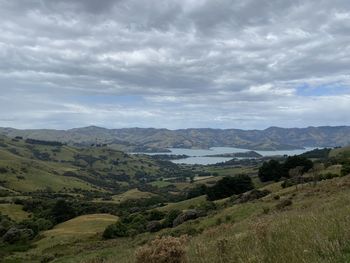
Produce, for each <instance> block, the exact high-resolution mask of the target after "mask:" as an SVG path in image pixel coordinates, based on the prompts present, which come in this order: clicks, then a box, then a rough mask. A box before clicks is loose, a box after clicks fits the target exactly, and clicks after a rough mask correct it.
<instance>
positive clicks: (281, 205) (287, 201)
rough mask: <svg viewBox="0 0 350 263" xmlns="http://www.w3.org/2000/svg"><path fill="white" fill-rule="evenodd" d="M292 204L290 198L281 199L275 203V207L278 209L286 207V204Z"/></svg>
mask: <svg viewBox="0 0 350 263" xmlns="http://www.w3.org/2000/svg"><path fill="white" fill-rule="evenodd" d="M292 204H293V202H292V200H290V199H285V200H283V201H281V202H280V203H278V204H277V205H276V208H277V209H278V210H282V209H284V208H286V207H287V206H291V205H292Z"/></svg>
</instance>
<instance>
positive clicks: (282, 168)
mask: <svg viewBox="0 0 350 263" xmlns="http://www.w3.org/2000/svg"><path fill="white" fill-rule="evenodd" d="M296 167H302V169H301V173H302V174H303V173H305V172H307V171H308V170H310V169H311V168H312V167H313V163H312V161H310V160H308V159H307V158H305V157H301V156H297V155H296V156H289V157H288V158H287V159H286V160H285V162H284V163H280V162H279V161H277V160H270V161H268V162H264V163H263V165H262V166H261V167H260V168H259V172H258V176H259V178H260V180H261V181H262V182H267V181H276V182H277V181H278V180H280V179H281V178H282V177H285V178H289V171H290V170H291V169H294V168H296Z"/></svg>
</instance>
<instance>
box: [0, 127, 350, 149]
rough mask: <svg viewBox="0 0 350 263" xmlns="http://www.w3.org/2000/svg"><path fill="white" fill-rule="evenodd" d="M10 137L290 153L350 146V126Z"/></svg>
mask: <svg viewBox="0 0 350 263" xmlns="http://www.w3.org/2000/svg"><path fill="white" fill-rule="evenodd" d="M0 134H4V135H7V136H10V137H16V136H22V137H24V138H33V139H43V140H54V141H60V142H64V143H68V144H73V145H88V144H93V143H103V144H108V145H110V146H111V147H114V148H116V149H119V150H124V151H138V152H142V151H145V152H147V151H149V152H154V151H165V149H166V148H203V149H206V148H210V147H237V148H244V149H252V150H289V149H300V148H303V147H335V146H347V145H350V126H318V127H317V126H309V127H306V128H282V127H276V126H271V127H269V128H266V129H263V130H257V129H253V130H243V129H217V128H187V129H177V130H170V129H166V128H161V129H158V128H139V127H133V128H118V129H108V128H104V127H99V126H87V127H81V128H73V129H67V130H55V129H25V130H20V129H15V128H10V127H7V128H0Z"/></svg>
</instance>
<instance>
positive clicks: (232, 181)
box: [207, 175, 254, 201]
mask: <svg viewBox="0 0 350 263" xmlns="http://www.w3.org/2000/svg"><path fill="white" fill-rule="evenodd" d="M253 188H254V186H253V183H252V179H251V178H250V177H249V176H247V175H239V176H234V177H224V178H222V179H221V180H220V181H218V182H217V183H216V184H215V185H214V186H212V187H209V188H208V189H207V199H208V200H210V201H214V200H218V199H222V198H225V197H229V196H231V195H234V194H241V193H244V192H247V191H249V190H252V189H253Z"/></svg>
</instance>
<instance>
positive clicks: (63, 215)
mask: <svg viewBox="0 0 350 263" xmlns="http://www.w3.org/2000/svg"><path fill="white" fill-rule="evenodd" d="M75 216H76V212H75V209H74V208H73V206H72V205H71V204H70V203H68V202H67V201H65V200H63V199H59V200H58V201H57V202H56V203H55V205H54V206H53V208H52V210H51V217H52V219H53V221H54V222H55V223H56V224H58V223H61V222H64V221H67V220H69V219H71V218H73V217H75Z"/></svg>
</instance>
